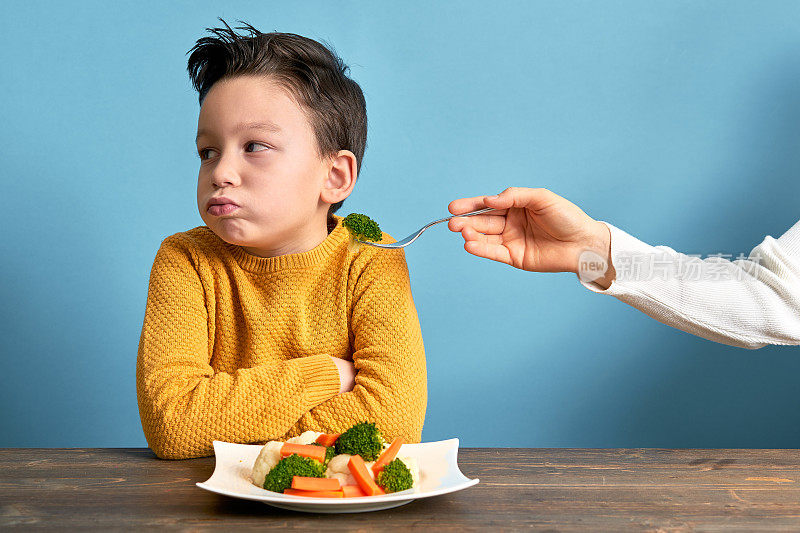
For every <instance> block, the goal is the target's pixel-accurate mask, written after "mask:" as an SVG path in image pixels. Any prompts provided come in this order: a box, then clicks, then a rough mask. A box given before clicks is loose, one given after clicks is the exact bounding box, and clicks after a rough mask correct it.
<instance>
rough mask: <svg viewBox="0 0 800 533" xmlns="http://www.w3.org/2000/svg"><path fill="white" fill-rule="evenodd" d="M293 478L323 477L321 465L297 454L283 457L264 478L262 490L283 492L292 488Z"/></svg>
mask: <svg viewBox="0 0 800 533" xmlns="http://www.w3.org/2000/svg"><path fill="white" fill-rule="evenodd" d="M294 476H302V477H320V478H321V477H325V468H324V467H323V466H322V463H321V462H319V461H316V460H314V459H309V458H308V457H301V456H299V455H297V454H294V455H290V456H289V457H284V458H283V459H281V460H280V461H278V464H276V465H275V467H274V468H273V469H272V470H270V471H269V473H267V476H266V477H265V478H264V488H265V489H267V490H271V491H273V492H283V491H284V490H286V489H288V488H290V487H291V486H292V479H294Z"/></svg>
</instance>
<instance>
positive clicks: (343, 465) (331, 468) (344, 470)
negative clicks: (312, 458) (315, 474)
mask: <svg viewBox="0 0 800 533" xmlns="http://www.w3.org/2000/svg"><path fill="white" fill-rule="evenodd" d="M348 461H350V456H349V455H347V454H346V453H340V454H339V455H334V456H333V457H331V460H330V461H328V470H327V472H330V473H331V474H337V473H338V474H349V473H350V469H349V468H348V467H347V463H348ZM327 472H326V475H327Z"/></svg>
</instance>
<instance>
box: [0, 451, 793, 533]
mask: <svg viewBox="0 0 800 533" xmlns="http://www.w3.org/2000/svg"><path fill="white" fill-rule="evenodd" d="M459 465H460V467H461V470H462V471H463V472H464V474H466V475H467V476H468V477H471V478H474V477H478V478H480V480H481V482H480V483H479V484H478V485H476V486H474V487H471V488H469V489H466V490H463V491H461V492H456V493H453V494H447V495H444V496H438V497H435V498H430V499H424V500H417V501H414V502H411V503H409V504H407V505H404V506H402V507H398V508H395V509H390V510H386V511H378V512H371V513H362V514H342V515H315V514H305V513H297V512H292V511H284V510H281V509H276V508H274V507H270V506H268V505H264V504H262V503H258V502H251V501H245V500H239V499H234V498H227V497H224V496H219V495H217V494H213V493H210V492H206V491H204V490H201V489H199V488H197V487H196V486H195V485H194V484H195V482H196V481H205V480H206V479H207V478H208V477H209V476H210V475H211V472H212V471H213V469H214V458H213V457H209V458H204V459H192V460H188V461H162V460H159V459H157V458H156V457H155V456H154V455H153V454H152V452H150V450H148V449H120V448H111V449H0V530H4V531H5V530H8V529H15V528H18V529H20V530H26V531H27V530H37V529H60V530H88V529H95V530H103V531H108V530H119V529H128V530H145V529H147V528H151V529H152V528H156V529H159V530H160V529H179V530H191V531H196V530H203V529H220V530H228V529H232V528H234V527H236V530H237V531H241V530H243V529H264V528H266V527H279V528H284V529H291V530H306V529H311V530H324V531H332V530H336V531H339V530H351V529H352V530H361V531H367V530H370V529H372V528H377V527H380V528H381V529H389V528H393V529H395V530H398V529H399V530H405V529H410V528H415V529H417V530H418V531H419V532H420V533H423V532H427V531H429V530H448V531H462V530H472V531H476V530H483V531H486V530H519V529H541V530H550V531H578V530H581V531H620V530H636V531H646V530H649V531H691V530H700V531H718V530H723V529H725V530H738V531H778V530H785V531H798V530H800V451H799V450H662V449H527V448H465V449H461V450H460V451H459Z"/></svg>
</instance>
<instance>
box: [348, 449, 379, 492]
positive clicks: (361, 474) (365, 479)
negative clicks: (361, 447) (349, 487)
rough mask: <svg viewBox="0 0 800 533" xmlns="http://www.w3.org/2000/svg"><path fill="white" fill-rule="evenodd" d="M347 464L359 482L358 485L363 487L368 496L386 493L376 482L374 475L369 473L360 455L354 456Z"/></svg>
mask: <svg viewBox="0 0 800 533" xmlns="http://www.w3.org/2000/svg"><path fill="white" fill-rule="evenodd" d="M347 466H348V467H349V468H350V473H351V474H353V477H354V478H355V479H356V483H358V486H359V487H361V490H363V491H364V493H365V494H366V495H367V496H376V495H378V494H384V492H383V490H382V489H381V488H380V487H379V486H378V485H376V484H375V481H373V479H372V476H370V475H369V471H368V470H367V465H366V464H365V463H364V459H362V458H361V456H360V455H354V456H352V457H351V458H350V462H349V463H348V464H347Z"/></svg>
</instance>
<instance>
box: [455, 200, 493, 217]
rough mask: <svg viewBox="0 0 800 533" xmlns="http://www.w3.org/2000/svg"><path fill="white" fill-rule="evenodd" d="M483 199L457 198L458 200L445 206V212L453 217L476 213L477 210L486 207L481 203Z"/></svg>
mask: <svg viewBox="0 0 800 533" xmlns="http://www.w3.org/2000/svg"><path fill="white" fill-rule="evenodd" d="M484 198H485V197H484V196H474V197H472V198H459V199H458V200H453V201H452V202H450V204H449V205H448V206H447V210H448V211H450V212H451V213H452V214H454V215H460V214H462V213H469V212H470V211H477V210H478V209H483V208H485V207H486V205H485V204H484V203H483V199H484Z"/></svg>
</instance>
